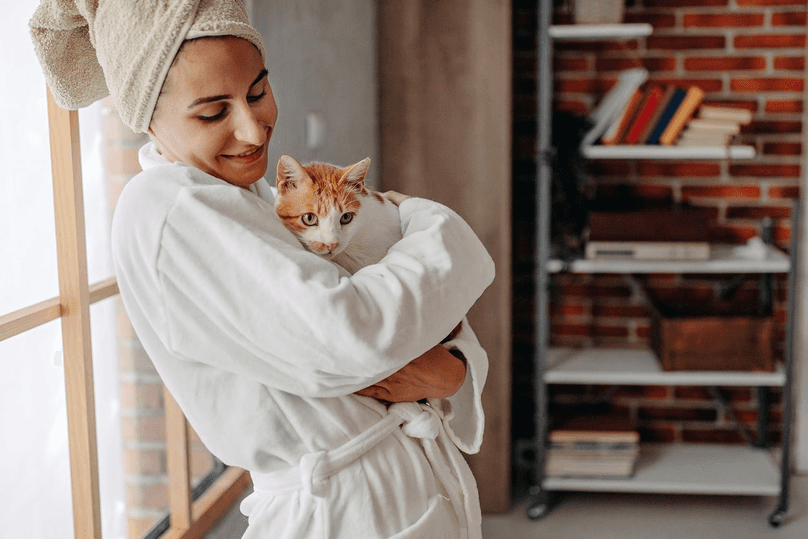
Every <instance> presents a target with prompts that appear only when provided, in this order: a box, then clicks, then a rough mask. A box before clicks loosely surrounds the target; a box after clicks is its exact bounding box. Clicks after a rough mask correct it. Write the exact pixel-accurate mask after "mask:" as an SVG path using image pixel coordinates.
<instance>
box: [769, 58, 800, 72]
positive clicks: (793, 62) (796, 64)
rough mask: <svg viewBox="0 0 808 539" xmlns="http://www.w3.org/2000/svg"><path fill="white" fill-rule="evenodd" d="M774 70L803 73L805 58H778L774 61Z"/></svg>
mask: <svg viewBox="0 0 808 539" xmlns="http://www.w3.org/2000/svg"><path fill="white" fill-rule="evenodd" d="M774 69H783V70H788V71H804V70H805V58H803V57H802V56H778V57H776V58H775V59H774Z"/></svg>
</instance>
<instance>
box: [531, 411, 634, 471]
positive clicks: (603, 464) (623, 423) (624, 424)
mask: <svg viewBox="0 0 808 539" xmlns="http://www.w3.org/2000/svg"><path fill="white" fill-rule="evenodd" d="M549 442H550V446H549V448H548V450H547V453H546V464H545V474H546V475H547V476H549V477H601V478H607V477H609V478H613V477H630V476H631V475H633V473H634V465H635V463H636V460H637V456H638V455H639V442H640V435H639V433H638V432H637V431H636V429H635V428H634V427H633V426H632V424H631V422H630V421H629V419H628V417H625V416H623V415H619V414H614V413H611V414H605V415H590V416H583V417H580V418H577V419H574V420H572V421H569V422H568V423H566V424H564V425H562V426H561V427H559V428H557V429H554V430H552V431H550V433H549Z"/></svg>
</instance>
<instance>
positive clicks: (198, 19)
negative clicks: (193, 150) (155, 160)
mask: <svg viewBox="0 0 808 539" xmlns="http://www.w3.org/2000/svg"><path fill="white" fill-rule="evenodd" d="M29 25H30V29H31V38H32V39H33V41H34V49H35V50H36V53H37V56H38V57H39V61H40V63H41V64H42V70H43V72H44V74H45V80H46V81H47V83H48V86H49V87H50V89H51V93H52V94H53V97H54V100H55V101H56V102H57V103H58V104H59V106H61V107H63V108H66V109H79V108H82V107H86V106H88V105H90V104H92V103H94V102H95V101H97V100H99V99H101V98H103V97H106V96H107V95H110V94H111V95H112V99H113V100H114V102H115V105H116V107H117V109H118V113H119V114H120V116H121V119H122V120H123V122H124V123H125V124H126V125H128V126H129V127H130V128H131V129H132V130H133V131H136V132H145V131H146V130H147V129H148V127H149V122H150V121H151V116H152V113H153V112H154V107H155V104H156V103H157V97H158V96H159V95H160V90H161V88H162V86H163V82H164V81H165V78H166V74H167V73H168V69H169V68H170V67H171V63H172V62H173V60H174V57H175V56H176V54H177V51H178V50H179V48H180V46H181V45H182V42H183V41H185V40H187V39H195V38H199V37H205V36H236V37H240V38H244V39H246V40H248V41H250V42H251V43H252V44H253V45H255V46H256V48H258V51H259V52H260V53H261V57H262V58H264V59H265V60H266V55H265V52H264V44H263V41H262V39H261V35H260V34H259V33H258V31H257V30H255V29H254V28H253V27H252V26H250V23H249V17H248V15H247V11H246V9H244V6H243V5H242V4H241V2H240V0H42V3H41V4H40V6H39V7H38V8H37V10H36V11H35V12H34V15H33V17H32V18H31V21H30V23H29Z"/></svg>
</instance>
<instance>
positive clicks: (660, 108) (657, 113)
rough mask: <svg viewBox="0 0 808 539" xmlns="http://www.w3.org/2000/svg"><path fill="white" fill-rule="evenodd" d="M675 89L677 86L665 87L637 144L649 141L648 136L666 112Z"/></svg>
mask: <svg viewBox="0 0 808 539" xmlns="http://www.w3.org/2000/svg"><path fill="white" fill-rule="evenodd" d="M675 91H676V87H675V86H668V87H667V88H665V91H664V93H663V94H662V97H661V98H660V99H659V102H658V103H657V106H656V108H655V109H654V111H653V113H652V114H651V117H650V118H649V119H648V122H647V123H646V124H645V127H644V128H643V129H642V131H641V132H640V136H639V137H638V138H637V144H647V143H648V137H650V136H651V131H653V130H654V127H656V124H657V122H659V118H660V117H661V116H662V113H663V112H665V109H666V108H667V107H668V103H670V101H671V98H672V97H673V93H674V92H675Z"/></svg>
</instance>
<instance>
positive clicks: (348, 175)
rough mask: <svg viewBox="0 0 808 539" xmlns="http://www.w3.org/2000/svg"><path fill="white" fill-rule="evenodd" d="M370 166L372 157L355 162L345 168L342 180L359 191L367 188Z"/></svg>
mask: <svg viewBox="0 0 808 539" xmlns="http://www.w3.org/2000/svg"><path fill="white" fill-rule="evenodd" d="M369 167H370V157H365V158H364V159H362V160H361V161H359V162H358V163H354V164H353V165H351V166H349V167H348V168H346V169H345V173H344V174H343V175H342V178H340V180H339V181H340V182H342V183H345V184H347V185H348V186H349V187H352V188H354V189H356V190H358V191H364V190H365V176H367V173H368V168H369Z"/></svg>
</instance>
